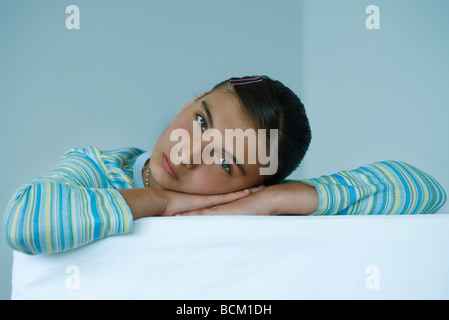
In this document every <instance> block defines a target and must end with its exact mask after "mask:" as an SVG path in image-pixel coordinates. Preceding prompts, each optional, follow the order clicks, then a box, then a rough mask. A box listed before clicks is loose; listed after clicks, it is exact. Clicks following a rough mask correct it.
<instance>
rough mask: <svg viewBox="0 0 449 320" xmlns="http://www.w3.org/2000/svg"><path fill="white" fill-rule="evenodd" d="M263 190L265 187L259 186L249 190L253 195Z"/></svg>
mask: <svg viewBox="0 0 449 320" xmlns="http://www.w3.org/2000/svg"><path fill="white" fill-rule="evenodd" d="M263 188H265V186H264V185H260V186H257V187H252V188H251V189H249V190H250V191H251V193H254V192H257V191H259V190H262V189H263Z"/></svg>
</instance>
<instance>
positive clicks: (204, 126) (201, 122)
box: [196, 114, 207, 131]
mask: <svg viewBox="0 0 449 320" xmlns="http://www.w3.org/2000/svg"><path fill="white" fill-rule="evenodd" d="M196 122H198V124H199V125H200V128H201V130H203V131H204V130H206V129H207V121H206V119H204V117H203V116H201V115H199V114H197V115H196Z"/></svg>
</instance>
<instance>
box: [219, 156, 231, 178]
mask: <svg viewBox="0 0 449 320" xmlns="http://www.w3.org/2000/svg"><path fill="white" fill-rule="evenodd" d="M218 159H219V162H220V165H221V166H222V167H223V169H224V170H225V171H226V172H227V173H229V174H230V173H231V165H230V164H229V163H228V161H226V159H225V157H223V156H218Z"/></svg>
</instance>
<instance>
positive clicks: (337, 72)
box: [301, 0, 449, 191]
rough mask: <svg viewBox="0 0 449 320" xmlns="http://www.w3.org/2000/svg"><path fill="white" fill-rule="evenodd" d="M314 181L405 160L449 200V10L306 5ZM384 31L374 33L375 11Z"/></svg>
mask: <svg viewBox="0 0 449 320" xmlns="http://www.w3.org/2000/svg"><path fill="white" fill-rule="evenodd" d="M302 3H303V7H302V16H303V17H304V19H305V20H304V21H303V22H304V26H305V32H304V38H302V39H301V41H302V42H301V43H302V46H303V47H304V48H305V51H304V53H303V57H304V59H303V60H302V61H301V64H303V65H304V66H305V68H306V69H305V73H304V74H303V83H304V86H303V87H302V89H303V97H304V100H305V103H306V105H307V106H308V112H309V116H310V119H311V122H312V131H313V143H312V146H311V149H310V153H309V154H308V157H307V161H306V164H305V165H306V166H307V169H308V170H307V174H310V175H311V176H315V175H321V174H326V173H332V172H335V171H338V170H342V169H351V168H354V167H356V166H358V165H360V164H365V163H370V162H373V161H378V160H390V159H392V160H403V161H406V162H409V163H410V164H413V165H416V166H417V167H419V168H421V169H422V170H424V171H426V172H428V173H430V174H432V175H433V176H434V177H435V178H437V179H438V181H440V182H441V183H442V184H443V186H444V187H445V189H446V190H447V191H449V170H448V169H447V164H448V159H449V145H448V139H449V104H448V101H449V59H448V57H449V41H448V34H449V19H448V18H447V14H448V12H449V1H446V0H429V1H423V0H394V1H387V0H373V1H371V0H369V1H367V0H357V1H353V0H344V1H343V0H339V1H333V0H306V1H303V2H302ZM372 4H374V5H377V6H378V8H379V10H380V29H379V30H368V29H367V28H366V26H365V20H366V18H367V17H368V16H369V14H366V13H365V9H366V7H367V6H368V5H372Z"/></svg>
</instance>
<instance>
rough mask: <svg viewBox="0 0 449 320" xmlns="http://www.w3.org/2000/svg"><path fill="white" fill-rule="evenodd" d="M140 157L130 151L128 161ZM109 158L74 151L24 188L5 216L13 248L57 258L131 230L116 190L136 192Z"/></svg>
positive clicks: (92, 149)
mask: <svg viewBox="0 0 449 320" xmlns="http://www.w3.org/2000/svg"><path fill="white" fill-rule="evenodd" d="M122 152H123V151H122ZM136 154H137V151H135V150H134V151H133V150H129V154H128V156H129V157H134V156H135V155H136ZM105 157H106V158H107V159H111V157H112V155H111V154H106V155H104V154H102V153H101V152H100V151H99V150H98V149H97V148H95V147H89V148H84V149H73V150H71V151H69V152H68V153H67V154H66V155H65V156H64V157H63V159H62V161H61V163H60V164H59V165H58V166H57V167H56V168H55V169H54V170H52V171H51V172H50V173H49V174H48V175H46V176H44V177H40V178H37V179H35V180H33V181H32V182H31V183H30V184H26V185H24V186H22V187H20V188H19V189H18V190H17V191H16V193H15V194H14V196H13V197H12V199H11V201H10V203H9V205H8V207H7V209H6V213H5V219H4V228H5V230H4V231H5V235H6V240H7V242H8V243H9V245H10V246H11V247H12V248H13V249H15V250H18V251H21V252H24V253H29V254H38V253H55V252H62V251H66V250H69V249H73V248H77V247H80V246H83V245H85V244H88V243H90V242H93V241H95V240H98V239H101V238H104V237H107V236H110V235H115V234H125V233H128V232H130V231H132V227H133V224H132V214H131V212H130V210H129V207H128V206H127V204H126V202H125V200H124V199H123V198H122V196H121V194H120V193H119V192H118V191H117V189H116V186H115V185H116V184H117V185H120V186H121V187H123V188H127V187H128V188H129V187H132V179H131V178H130V177H129V176H130V174H129V172H127V171H126V170H125V171H123V170H120V167H119V166H117V164H115V165H116V166H117V168H115V167H114V165H113V164H112V163H109V164H108V163H107V161H105V160H104V158H105ZM110 177H112V179H111V178H110ZM120 177H121V178H120Z"/></svg>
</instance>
